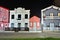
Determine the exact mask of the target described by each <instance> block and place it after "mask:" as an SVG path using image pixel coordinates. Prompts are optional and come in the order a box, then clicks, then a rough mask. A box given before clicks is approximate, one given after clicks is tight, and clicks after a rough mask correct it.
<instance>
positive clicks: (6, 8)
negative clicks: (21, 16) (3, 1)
mask: <svg viewBox="0 0 60 40" xmlns="http://www.w3.org/2000/svg"><path fill="white" fill-rule="evenodd" d="M0 8H4V9H6V10H9V9H8V8H5V7H3V6H0Z"/></svg>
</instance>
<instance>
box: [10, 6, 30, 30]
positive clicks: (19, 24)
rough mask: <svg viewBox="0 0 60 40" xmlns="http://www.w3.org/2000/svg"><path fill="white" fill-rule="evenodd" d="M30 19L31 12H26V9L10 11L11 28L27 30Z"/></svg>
mask: <svg viewBox="0 0 60 40" xmlns="http://www.w3.org/2000/svg"><path fill="white" fill-rule="evenodd" d="M29 18H30V10H25V9H24V8H20V7H19V8H15V9H14V10H10V25H9V27H10V28H20V30H25V28H26V27H28V28H29Z"/></svg>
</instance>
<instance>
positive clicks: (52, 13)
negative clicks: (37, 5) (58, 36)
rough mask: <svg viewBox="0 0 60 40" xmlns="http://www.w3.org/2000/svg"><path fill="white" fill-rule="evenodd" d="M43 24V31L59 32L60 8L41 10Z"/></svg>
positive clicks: (51, 7) (50, 7)
mask: <svg viewBox="0 0 60 40" xmlns="http://www.w3.org/2000/svg"><path fill="white" fill-rule="evenodd" d="M41 24H42V25H43V26H42V27H43V30H44V31H45V30H48V31H58V30H60V8H59V7H56V6H53V5H52V6H49V7H47V8H45V9H42V10H41Z"/></svg>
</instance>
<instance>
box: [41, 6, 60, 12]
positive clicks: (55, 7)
mask: <svg viewBox="0 0 60 40" xmlns="http://www.w3.org/2000/svg"><path fill="white" fill-rule="evenodd" d="M52 7H53V8H54V9H58V10H60V8H59V7H57V6H54V5H51V6H49V7H46V8H44V9H42V10H41V11H45V10H47V9H50V8H52Z"/></svg>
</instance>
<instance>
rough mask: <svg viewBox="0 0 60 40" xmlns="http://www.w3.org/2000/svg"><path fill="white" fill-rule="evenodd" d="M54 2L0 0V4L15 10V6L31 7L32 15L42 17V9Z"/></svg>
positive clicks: (42, 0) (47, 0) (48, 0)
mask: <svg viewBox="0 0 60 40" xmlns="http://www.w3.org/2000/svg"><path fill="white" fill-rule="evenodd" d="M53 4H54V1H53V0H0V6H3V7H6V8H9V9H10V10H13V9H14V8H18V7H22V8H25V9H29V10H31V11H30V14H31V17H32V16H35V15H36V16H38V17H41V9H43V8H45V7H48V6H51V5H53Z"/></svg>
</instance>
